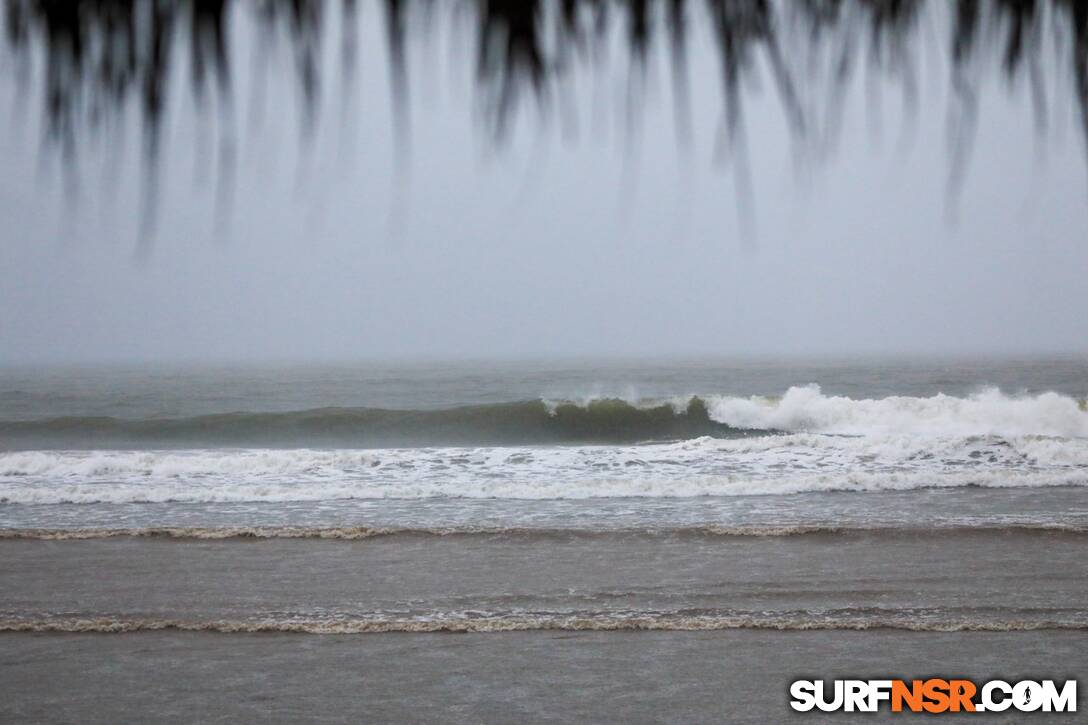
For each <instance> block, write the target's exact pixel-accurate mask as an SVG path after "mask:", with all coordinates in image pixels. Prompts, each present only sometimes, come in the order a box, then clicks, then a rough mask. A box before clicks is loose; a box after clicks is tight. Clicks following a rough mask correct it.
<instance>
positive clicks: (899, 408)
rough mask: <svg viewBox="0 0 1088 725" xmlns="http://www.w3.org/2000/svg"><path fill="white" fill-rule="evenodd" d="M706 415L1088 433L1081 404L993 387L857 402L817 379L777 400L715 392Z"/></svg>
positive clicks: (814, 426)
mask: <svg viewBox="0 0 1088 725" xmlns="http://www.w3.org/2000/svg"><path fill="white" fill-rule="evenodd" d="M707 407H708V409H709V413H710V417H711V419H713V420H715V421H717V422H719V423H723V424H726V425H729V426H733V427H737V428H768V429H774V430H780V431H790V432H810V433H839V434H846V435H923V436H927V437H932V436H979V435H998V436H1030V435H1037V436H1062V437H1069V438H1085V437H1088V411H1086V409H1085V402H1084V401H1078V400H1075V399H1074V398H1071V397H1069V396H1066V395H1059V394H1058V393H1042V394H1040V395H1024V396H1010V395H1006V394H1005V393H1002V392H1001V391H1000V390H998V389H997V388H984V389H982V390H980V391H979V392H977V393H975V394H974V395H970V396H967V397H963V398H960V397H955V396H951V395H941V394H938V395H934V396H932V397H928V398H916V397H907V396H891V397H887V398H879V399H863V400H854V399H853V398H847V397H843V396H835V395H824V394H823V393H822V392H821V391H820V387H819V386H818V385H806V386H800V387H792V388H790V389H789V390H788V391H787V392H786V394H785V395H783V396H782V397H780V398H766V397H759V396H753V397H748V398H736V397H712V398H708V399H707Z"/></svg>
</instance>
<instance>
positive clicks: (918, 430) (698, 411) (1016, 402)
mask: <svg viewBox="0 0 1088 725" xmlns="http://www.w3.org/2000/svg"><path fill="white" fill-rule="evenodd" d="M771 432H780V433H781V432H787V433H833V434H844V435H865V436H868V435H923V436H927V437H933V436H980V435H997V436H1029V435H1036V436H1055V437H1066V438H1088V411H1086V409H1085V403H1084V401H1078V400H1076V399H1074V398H1071V397H1069V396H1065V395H1060V394H1058V393H1042V394H1038V395H1023V396H1013V395H1008V394H1005V393H1002V392H1001V391H1000V390H998V389H996V388H986V389H982V390H980V391H978V392H977V393H975V394H973V395H969V396H966V397H956V396H950V395H941V394H939V395H934V396H931V397H908V396H892V397H887V398H879V399H853V398H848V397H844V396H833V395H824V394H823V393H822V392H821V390H820V388H819V386H816V385H808V386H797V387H791V388H789V390H787V391H786V392H785V394H783V395H782V396H779V397H763V396H749V397H736V396H723V395H691V396H680V397H676V398H670V399H651V400H620V399H616V398H591V399H586V400H581V401H569V400H566V401H549V400H532V401H524V402H513V403H497V404H490V405H474V406H462V407H456V408H447V409H440V410H387V409H379V408H318V409H313V410H301V411H290V412H278V413H245V412H239V413H223V414H216V415H201V416H195V417H188V418H153V419H126V418H112V417H94V416H91V417H66V418H51V419H45V420H27V421H0V449H7V450H14V449H17V448H47V449H48V448H65V447H68V448H88V447H89V448H110V447H113V448H122V447H135V448H143V447H160V448H185V447H190V448H191V447H199V446H201V445H206V446H208V447H220V446H239V447H241V446H273V447H279V446H287V447H298V446H307V445H308V446H320V447H347V448H380V447H396V446H418V445H519V444H521V445H540V444H549V443H553V444H554V443H567V444H591V443H600V444H605V443H608V444H622V443H640V442H646V441H669V440H684V439H691V438H698V437H704V436H709V437H715V438H736V437H748V436H753V435H759V434H766V433H771Z"/></svg>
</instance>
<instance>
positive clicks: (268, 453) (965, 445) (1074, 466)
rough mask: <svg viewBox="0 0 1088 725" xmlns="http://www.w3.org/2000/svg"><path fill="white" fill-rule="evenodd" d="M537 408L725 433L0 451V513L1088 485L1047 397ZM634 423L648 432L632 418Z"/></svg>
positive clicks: (1063, 419)
mask: <svg viewBox="0 0 1088 725" xmlns="http://www.w3.org/2000/svg"><path fill="white" fill-rule="evenodd" d="M544 404H545V406H546V408H547V410H548V413H547V414H548V415H551V416H557V415H560V414H561V411H563V410H564V409H568V410H569V409H572V408H573V409H577V410H579V411H585V412H586V414H587V415H595V416H596V417H595V418H594V422H595V423H596V427H594V428H589V427H586V426H584V425H582V424H581V423H579V425H581V426H582V427H581V428H578V429H577V430H579V431H581V432H583V434H584V435H585V436H586V437H587V438H590V439H592V438H593V437H605V438H609V437H612V436H614V435H619V434H620V433H623V434H624V435H632V434H631V433H629V431H630V430H631V429H633V430H634V433H633V435H638V434H639V433H641V432H642V431H643V430H644V428H646V427H647V426H648V427H649V428H652V429H654V430H656V429H659V428H661V427H662V424H661V417H662V414H661V411H662V410H663V409H665V408H668V410H669V414H668V415H669V416H671V418H670V421H675V420H678V419H680V420H682V419H684V418H694V417H695V416H697V415H699V414H702V413H703V412H704V411H705V417H706V418H707V419H708V420H709V421H711V422H712V423H713V424H716V425H720V426H721V430H722V434H721V435H717V436H713V435H701V436H698V437H694V438H690V439H681V440H664V441H662V440H647V441H642V442H639V443H633V444H624V445H601V444H581V443H575V444H568V445H556V444H548V445H545V444H542V443H530V444H520V445H478V446H465V445H459V446H440V445H431V446H398V447H384V448H357V449H354V448H319V447H300V448H249V447H246V448H233V447H231V448H208V447H201V448H193V449H185V448H169V449H148V450H138V449H137V450H132V449H127V450H125V449H121V450H118V449H93V448H90V449H68V450H48V449H44V450H15V451H6V452H2V453H0V503H4V504H63V503H71V504H84V503H163V502H192V503H199V502H221V503H228V502H246V501H265V502H276V501H324V500H350V499H428V498H479V499H489V498H504V499H531V500H539V499H589V498H611V497H698V496H735V495H765V494H795V493H802V492H815V491H888V490H911V489H923V488H949V487H994V488H1006V487H1047V486H1083V485H1085V484H1088V412H1086V411H1085V408H1084V404H1083V402H1081V401H1078V400H1077V399H1075V398H1073V397H1071V396H1068V395H1062V394H1059V393H1054V392H1046V393H1040V394H1035V395H1019V396H1017V395H1009V394H1006V393H1003V392H1001V391H1000V390H998V389H996V388H984V389H980V390H979V391H977V392H975V393H972V394H969V395H966V396H962V397H957V396H952V395H945V394H937V395H933V396H928V397H914V396H888V397H885V398H866V399H857V400H855V399H852V398H849V397H846V396H835V395H825V394H824V393H822V392H821V390H820V388H819V386H817V385H806V386H795V387H790V388H789V389H788V390H787V391H786V392H785V393H784V394H782V395H781V396H746V397H739V396H713V395H703V396H673V397H672V398H671V399H668V400H661V399H657V400H653V399H651V400H645V399H643V400H636V401H617V400H613V399H607V400H604V401H602V400H600V399H585V400H582V401H578V402H570V401H544ZM602 405H603V406H605V407H604V408H602ZM498 407H502V406H498ZM646 411H650V412H652V413H653V414H654V416H655V418H654V419H653V420H650V421H647V419H646V418H645V417H640V415H641V414H642V413H644V412H646ZM421 415H424V416H425V415H449V411H436V412H426V413H423V414H421ZM475 417H477V418H478V417H479V416H478V415H477V416H475ZM609 426H612V428H609ZM665 427H666V428H672V427H674V423H673V422H669V423H668V425H666V426H665Z"/></svg>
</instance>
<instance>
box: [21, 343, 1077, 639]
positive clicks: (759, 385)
mask: <svg viewBox="0 0 1088 725" xmlns="http://www.w3.org/2000/svg"><path fill="white" fill-rule="evenodd" d="M1086 397H1088V360H1084V359H1055V360H1023V361H1004V362H992V361H991V362H976V361H958V362H947V361H945V362H887V361H874V362H866V363H849V364H847V363H831V362H819V363H806V364H800V363H790V364H786V363H781V362H755V361H753V362H743V363H724V362H723V363H682V362H670V363H642V364H633V363H631V364H627V363H622V364H621V363H569V364H549V365H545V364H539V365H537V364H513V363H508V364H469V363H458V364H449V365H439V364H434V365H423V364H413V365H403V366H396V365H359V366H350V367H349V366H342V367H333V366H327V367H281V368H246V369H227V368H222V369H211V368H203V369H185V368H177V369H156V370H151V371H149V370H141V369H119V368H99V369H84V370H6V371H4V372H2V373H0V539H3V540H4V541H3V545H4V546H5V548H6V550H7V551H8V552H9V553H12V554H15V555H17V556H15V557H14V558H9V564H8V565H6V568H4V570H3V571H2V572H0V575H2V576H0V579H3V578H4V577H5V576H6V577H10V578H12V582H11V584H12V587H13V588H8V589H6V591H8V592H9V594H7V595H5V598H4V600H3V601H0V605H2V606H0V629H29V630H39V629H44V630H51V629H60V630H63V631H70V630H92V631H128V630H131V629H145V628H152V629H157V628H163V627H170V628H182V629H223V630H229V631H251V630H262V631H263V630H266V629H272V630H277V631H282V630H288V631H295V630H300V631H333V632H335V631H344V632H357V631H390V630H393V631H402V630H406V631H432V630H436V629H437V630H445V629H453V630H458V631H464V630H468V631H477V630H478V631H495V630H499V631H504V630H509V629H536V628H545V629H547V628H559V629H629V628H638V629H655V628H657V629H720V628H733V627H772V628H786V629H790V628H802V629H810V628H855V629H856V628H871V627H894V628H905V629H952V630H959V629H997V630H1010V629H1011V630H1016V629H1037V628H1059V629H1069V628H1073V629H1083V628H1085V627H1086V626H1088V612H1086V610H1085V609H1084V608H1083V601H1084V597H1085V595H1086V594H1088V592H1085V591H1084V590H1085V582H1084V581H1083V579H1084V577H1083V576H1081V575H1073V574H1071V573H1070V572H1073V571H1079V569H1078V567H1079V566H1081V564H1080V562H1082V556H1083V554H1084V553H1085V551H1084V549H1085V544H1086V543H1088V487H1086V486H1088V412H1086V408H1085V402H1084V401H1085V398H1086ZM43 540H51V541H54V542H57V541H60V542H65V544H66V545H67V546H68V547H75V548H65V549H55V548H51V547H49V546H45V545H44V544H43ZM178 541H185V542H189V545H188V546H185V547H182V548H176V547H178V544H177V542H178ZM254 541H262V542H264V543H262V544H260V545H259V546H257V548H253V547H254V546H255V544H254V543H253V542H254ZM306 542H312V543H309V544H308V543H306ZM315 546H316V547H326V548H321V549H313V548H312V547H315ZM164 547H165V548H164ZM194 547H195V548H194ZM200 547H204V548H200ZM327 547H332V548H327ZM357 547H364V548H363V549H358V548H357ZM364 554H365V556H364V557H363V558H362V559H360V558H359V557H361V556H363V555H364ZM904 557H906V558H907V559H909V560H911V561H914V562H919V563H920V566H926V567H928V568H926V569H925V571H926V572H927V576H928V578H925V577H922V578H912V577H910V576H907V575H906V574H904V572H902V571H901V570H899V568H898V567H897V565H895V564H894V562H897V561H902V560H904ZM963 557H969V560H970V562H971V567H972V568H973V569H972V570H973V571H975V572H977V573H979V576H981V577H983V578H982V579H979V578H978V577H975V578H974V579H973V580H972V581H975V582H978V581H981V580H985V581H987V582H988V583H989V584H988V586H990V587H991V589H990V590H988V591H989V594H987V595H986V596H983V597H981V598H980V595H979V587H978V585H977V583H976V584H971V585H969V584H967V583H966V580H964V578H963V576H962V570H961V569H960V568H957V566H955V565H954V563H955V562H957V561H958V562H962V561H964V558H963ZM182 560H184V561H182ZM291 561H295V562H296V565H297V566H296V568H294V569H291V570H290V571H287V570H285V569H283V567H284V566H287V562H291ZM361 561H365V562H366V564H365V566H364V567H363V568H362V569H360V568H359V567H360V566H362V565H361V564H360V563H359V562H361ZM12 562H18V563H17V564H16V563H12ZM926 562H928V564H926ZM315 563H316V564H317V566H316V568H315ZM172 567H173V568H177V567H183V568H182V569H180V570H181V571H184V572H186V575H185V577H182V578H181V579H177V578H166V579H162V580H160V579H159V577H160V576H161V572H163V571H165V570H170V569H171V568H172ZM270 568H271V569H270ZM69 569H70V574H71V577H70V579H65V578H64V575H63V572H64V571H68V570H69ZM115 569H116V570H123V571H125V572H126V576H127V577H134V579H133V581H144V582H145V583H146V584H147V586H146V587H141V588H135V587H134V588H133V589H132V591H138V592H139V595H138V596H137V595H136V594H133V595H132V596H133V597H134V598H133V599H132V600H131V601H128V600H126V599H125V597H127V596H129V595H128V594H125V592H127V591H129V590H128V589H125V588H121V589H118V588H117V582H116V581H113V580H112V579H111V578H110V577H97V578H91V579H89V580H88V579H86V578H83V577H81V576H80V572H83V571H88V570H96V571H114V570H115ZM272 569H274V570H275V573H273V574H270V573H269V572H270V570H272ZM39 571H46V572H50V574H49V576H44V575H38V574H37V572H39ZM300 571H304V572H309V576H310V577H311V578H309V579H307V578H306V577H304V576H301V575H300V574H299V572H300ZM58 572H61V573H58ZM194 572H196V573H194ZM454 572H460V574H459V575H457V576H456V577H454V576H453V573H454ZM986 572H990V574H992V576H991V577H990V578H988V579H986V578H985V575H986ZM269 576H271V577H272V579H273V580H274V581H275V582H276V585H275V587H274V588H272V589H268V590H266V589H265V587H266V586H267V582H268V577H269ZM300 576H301V578H300ZM35 577H37V581H38V584H37V585H35V584H34V583H33V582H34V581H36V579H35ZM58 577H60V579H61V580H64V581H69V580H70V581H71V582H74V583H73V584H72V589H71V591H69V590H68V589H66V588H63V587H60V588H58V587H57V581H58V579H57V578H58ZM313 577H316V578H313ZM451 577H452V578H451ZM1040 578H1042V579H1044V580H1045V582H1046V584H1044V585H1040ZM127 581H130V580H129V579H126V582H127ZM194 582H201V586H206V587H210V588H211V589H209V590H208V591H206V592H203V593H202V594H201V593H200V592H197V591H196V590H194V589H193V587H194V586H195V585H194ZM215 582H219V584H218V585H217V584H215ZM345 582H347V584H345ZM35 586H37V587H38V589H35ZM216 586H221V587H226V588H227V589H226V590H223V591H229V592H230V595H229V596H228V595H227V594H224V593H223V591H218V590H215V587H216ZM239 587H240V588H241V590H245V594H244V596H243V595H242V594H239V593H238V591H240V590H238V588H239ZM247 587H248V588H247ZM174 589H177V591H174ZM58 591H59V592H62V593H60V594H58ZM217 591H218V593H217ZM14 592H18V593H14ZM151 592H155V593H158V594H154V595H152V594H151ZM171 592H172V594H171ZM159 594H161V596H162V597H163V598H162V600H161V602H160V601H159V599H158V597H159ZM95 602H98V604H97V605H95ZM224 602H228V603H229V602H234V603H233V604H229V606H228V604H224ZM238 602H248V604H247V605H245V606H242V605H241V604H238Z"/></svg>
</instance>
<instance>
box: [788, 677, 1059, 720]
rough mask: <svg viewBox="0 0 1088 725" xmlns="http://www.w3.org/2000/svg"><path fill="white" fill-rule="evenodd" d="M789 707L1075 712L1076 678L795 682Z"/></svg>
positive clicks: (855, 709)
mask: <svg viewBox="0 0 1088 725" xmlns="http://www.w3.org/2000/svg"><path fill="white" fill-rule="evenodd" d="M790 698H791V699H790V707H792V708H793V709H794V710H797V711H798V712H809V711H811V710H821V711H823V712H835V711H839V710H841V711H843V712H877V711H878V710H880V709H881V707H882V706H883V705H884V704H885V703H887V705H888V707H890V709H891V711H892V712H929V713H944V712H1004V711H1006V710H1017V711H1020V712H1076V711H1077V681H1076V680H1066V681H1065V682H1062V683H1058V682H1055V681H1054V680H1039V681H1035V680H1021V681H1020V682H1005V681H1004V680H990V681H989V682H985V683H982V684H981V685H977V684H975V683H974V682H972V681H970V680H941V679H936V678H931V679H928V680H911V681H910V682H907V681H905V680H834V681H831V682H825V681H823V680H797V681H795V682H793V683H792V684H791V685H790Z"/></svg>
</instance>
